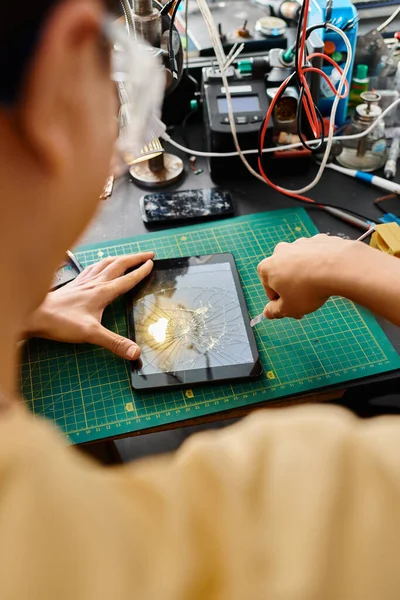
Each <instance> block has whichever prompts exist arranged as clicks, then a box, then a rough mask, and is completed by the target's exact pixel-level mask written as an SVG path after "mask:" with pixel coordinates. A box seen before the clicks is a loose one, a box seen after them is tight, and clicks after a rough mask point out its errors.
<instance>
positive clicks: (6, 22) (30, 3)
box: [0, 0, 118, 105]
mask: <svg viewBox="0 0 400 600" xmlns="http://www.w3.org/2000/svg"><path fill="white" fill-rule="evenodd" d="M62 1H63V0H0V105H1V104H3V105H11V104H13V103H15V102H16V101H17V100H18V95H19V92H20V89H21V86H22V82H23V78H24V75H25V73H26V69H27V67H28V64H29V59H30V58H32V56H33V54H34V52H35V46H36V44H37V42H38V40H39V37H40V32H41V29H42V27H43V25H44V23H45V21H46V18H47V17H48V15H49V13H50V11H51V10H52V8H53V7H55V6H56V5H57V4H59V3H60V2H62ZM104 3H105V5H106V6H107V8H108V9H110V10H114V9H115V7H116V6H117V5H118V0H104Z"/></svg>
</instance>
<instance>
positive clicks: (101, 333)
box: [27, 252, 154, 360]
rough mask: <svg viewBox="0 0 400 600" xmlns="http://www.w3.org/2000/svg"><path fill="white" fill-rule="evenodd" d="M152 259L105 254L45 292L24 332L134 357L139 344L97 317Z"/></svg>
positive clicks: (147, 268)
mask: <svg viewBox="0 0 400 600" xmlns="http://www.w3.org/2000/svg"><path fill="white" fill-rule="evenodd" d="M152 258H154V252H142V253H141V254H130V255H126V256H116V257H107V258H104V259H103V260H102V261H100V262H98V263H95V264H93V265H90V266H89V267H87V268H86V269H85V270H84V271H82V273H80V275H78V277H77V278H76V279H75V280H74V281H72V282H71V283H69V284H67V285H65V286H64V287H62V288H60V289H58V290H56V291H54V292H50V293H49V294H47V296H46V298H45V300H44V302H43V304H42V305H41V306H40V307H39V308H38V309H37V310H36V311H35V312H34V313H33V315H32V316H31V318H30V320H29V323H28V326H27V332H28V334H29V335H30V336H31V337H32V336H34V337H42V338H46V339H52V340H56V341H58V342H67V343H77V344H80V343H89V344H97V345H99V346H103V347H104V348H108V350H111V352H113V353H114V354H116V355H117V356H120V357H121V358H124V359H127V360H135V359H137V358H138V357H139V356H140V348H139V346H137V344H135V343H134V342H132V341H131V340H128V339H127V338H125V337H122V336H120V335H118V334H116V333H114V332H112V331H109V330H108V329H106V328H105V327H103V325H102V324H101V319H102V316H103V312H104V309H105V308H106V306H108V305H109V304H110V303H111V302H113V300H115V299H116V298H117V297H118V296H120V295H121V294H125V293H126V292H128V291H129V290H131V289H132V288H133V287H135V285H137V284H138V283H139V282H140V281H142V279H144V278H145V277H146V276H147V275H149V274H150V273H151V270H152V268H153V262H152V260H151V259H152ZM142 263H143V264H142ZM138 265H141V266H138ZM133 267H137V268H136V269H135V271H132V272H131V273H128V274H127V275H124V273H125V272H126V271H127V270H128V269H131V268H133Z"/></svg>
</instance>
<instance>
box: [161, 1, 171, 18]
mask: <svg viewBox="0 0 400 600" xmlns="http://www.w3.org/2000/svg"><path fill="white" fill-rule="evenodd" d="M174 2H175V0H170V1H169V2H167V4H165V6H163V8H162V9H161V10H160V15H161V16H162V17H163V16H164V15H166V14H167V13H169V11H170V10H171V8H172V7H173V5H174Z"/></svg>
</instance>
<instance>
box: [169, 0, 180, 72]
mask: <svg viewBox="0 0 400 600" xmlns="http://www.w3.org/2000/svg"><path fill="white" fill-rule="evenodd" d="M181 2H182V0H176V3H175V6H174V10H173V11H172V15H171V20H170V24H169V65H170V68H171V71H172V75H173V76H174V79H177V78H178V64H177V62H176V57H175V51H174V37H173V36H174V23H175V18H176V15H177V12H178V9H179V6H180V4H181Z"/></svg>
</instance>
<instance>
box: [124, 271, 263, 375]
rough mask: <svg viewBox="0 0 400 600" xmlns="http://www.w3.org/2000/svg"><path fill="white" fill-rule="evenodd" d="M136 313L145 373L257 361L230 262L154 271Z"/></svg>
mask: <svg viewBox="0 0 400 600" xmlns="http://www.w3.org/2000/svg"><path fill="white" fill-rule="evenodd" d="M133 311H134V313H133V314H134V323H135V339H136V342H137V343H138V344H139V346H140V347H141V349H142V355H141V360H142V363H143V366H142V368H141V369H140V373H141V374H143V375H152V374H155V373H174V372H177V371H185V370H192V369H207V368H208V369H209V368H213V367H219V366H232V365H237V364H245V363H252V362H254V358H253V355H252V351H251V347H250V344H249V339H248V336H247V332H246V327H245V324H244V320H243V314H242V308H241V306H240V302H239V299H238V296H237V292H236V287H235V281H234V279H233V275H232V271H231V267H230V264H229V263H217V264H203V265H201V264H200V265H194V266H192V265H188V266H187V267H183V268H179V269H165V270H157V269H156V270H155V271H154V273H153V277H152V279H151V280H150V282H149V283H148V285H147V286H146V287H145V289H143V290H142V293H141V294H140V296H139V297H137V298H136V299H135V302H134V305H133Z"/></svg>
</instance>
